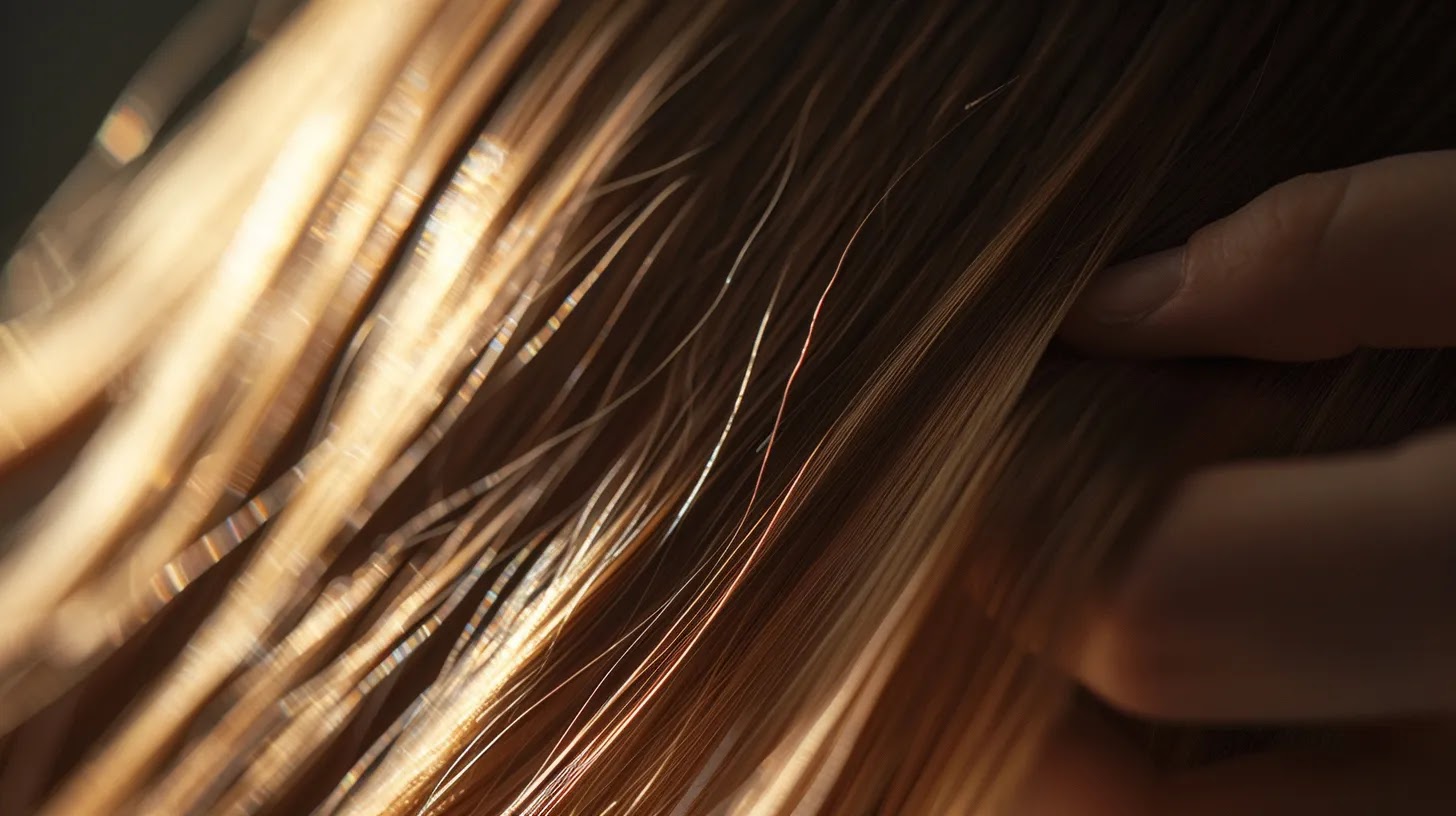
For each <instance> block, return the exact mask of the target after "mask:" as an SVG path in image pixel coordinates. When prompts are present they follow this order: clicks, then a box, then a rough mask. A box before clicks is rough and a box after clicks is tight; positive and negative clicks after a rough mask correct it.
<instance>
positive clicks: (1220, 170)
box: [0, 0, 1456, 816]
mask: <svg viewBox="0 0 1456 816" xmlns="http://www.w3.org/2000/svg"><path fill="white" fill-rule="evenodd" d="M1453 23H1456V8H1453V7H1452V6H1451V5H1450V4H1447V3H1440V2H1404V3H1401V2H1397V3H1389V2H1385V3H1378V4H1377V3H1373V2H1372V3H1315V2H1307V3H1301V2H1288V3H1261V4H1226V3H1212V2H1206V3H1203V2H1169V3H1166V4H1158V3H1124V4H1109V3H1103V2H1086V3H1076V2H1044V3H1037V2H1026V1H1025V0H977V1H976V2H963V1H962V0H921V1H920V2H895V3H858V2H831V1H830V0H825V1H824V2H804V3H759V2H752V0H706V2H686V1H684V2H665V1H664V2H656V1H654V0H626V2H617V3H606V2H599V1H598V0H559V2H548V0H541V1H540V2H525V3H515V2H507V0H412V2H380V1H379V0H314V2H311V3H308V4H306V5H305V6H304V7H303V8H302V9H300V10H299V11H298V12H297V13H296V14H295V15H294V16H293V17H292V18H291V19H290V20H289V22H288V24H287V25H286V26H284V28H283V29H282V30H281V31H280V33H279V34H278V35H277V36H276V37H275V38H273V39H272V40H270V41H269V42H268V43H267V45H266V46H265V47H263V48H262V49H261V50H260V51H259V52H258V54H257V55H255V56H253V57H252V58H250V59H249V60H248V61H247V62H246V64H244V65H243V66H242V67H241V68H240V69H239V70H238V72H237V73H236V75H235V76H233V77H232V78H230V79H229V81H228V82H227V83H226V84H225V85H224V86H223V87H222V88H220V89H219V90H217V91H216V92H215V93H213V94H212V95H211V96H210V97H209V98H208V100H207V101H206V103H205V104H204V105H203V106H202V107H201V109H200V110H198V111H196V112H194V113H192V114H190V115H189V116H187V117H186V118H185V119H184V120H183V122H182V124H180V125H174V126H173V127H172V128H171V129H170V130H168V131H166V133H165V135H164V137H162V138H160V139H159V140H158V143H157V145H155V146H153V147H151V149H149V150H148V151H147V152H146V153H144V154H143V155H142V156H141V157H139V158H137V159H136V160H135V161H131V162H125V163H124V164H125V166H124V167H122V168H121V169H120V170H112V169H103V170H101V171H97V172H98V175H96V176H94V177H90V178H88V179H87V180H86V181H85V183H84V184H82V183H80V182H78V183H77V184H79V185H80V186H73V187H71V188H68V189H69V190H70V192H69V193H68V194H67V195H66V196H58V198H57V199H55V200H54V201H53V202H52V205H51V206H50V207H49V208H48V209H47V210H44V211H42V213H41V214H40V215H39V216H38V217H37V219H36V221H35V222H34V224H33V225H32V228H31V231H30V233H29V234H28V238H27V240H26V242H25V243H24V244H23V245H22V246H21V247H20V249H19V250H18V251H17V253H16V255H15V257H14V258H13V259H12V261H11V262H10V266H9V267H8V273H9V274H8V279H9V282H10V285H11V287H12V294H11V295H10V302H9V303H7V304H6V308H5V312H6V313H7V314H10V315H13V316H12V317H10V318H9V320H8V321H7V322H6V323H5V324H4V325H3V326H0V340H3V341H4V342H3V343H0V490H3V491H4V495H7V496H13V497H21V498H16V499H14V500H8V501H7V502H5V505H6V506H5V508H4V509H3V513H0V519H3V521H4V523H5V525H6V526H5V527H4V528H3V529H4V536H5V542H6V543H5V544H4V547H5V549H4V555H3V561H0V620H3V621H4V623H3V624H0V678H3V683H4V688H5V689H6V691H5V694H4V695H3V698H0V732H3V733H6V736H5V737H4V738H3V747H0V750H3V752H4V753H3V754H0V757H3V761H4V763H5V767H6V770H5V771H4V772H3V773H0V797H4V801H6V802H7V803H12V802H13V803H18V804H16V805H15V807H16V808H17V811H18V812H25V811H29V810H39V811H41V812H44V813H49V814H66V815H67V816H69V815H70V814H83V813H118V812H138V813H149V814H150V813H174V812H175V813H233V812H248V813H253V812H267V813H302V812H309V811H311V810H314V809H318V810H319V811H320V812H324V813H389V814H395V813H399V814H403V813H442V814H466V813H562V814H566V813H592V814H596V813H606V812H612V813H709V812H712V813H717V812H744V813H788V812H795V813H798V812H819V813H835V814H847V813H925V814H943V813H976V812H980V811H981V810H983V809H986V808H989V807H991V806H992V805H993V804H994V802H995V801H996V800H997V799H998V797H1001V796H1003V795H1004V794H1005V792H1006V790H1007V789H1008V788H1009V787H1010V786H1012V785H1014V783H1015V782H1016V781H1017V780H1018V779H1019V776H1020V774H1021V772H1022V771H1023V769H1024V767H1025V765H1026V763H1027V761H1028V759H1029V758H1030V757H1031V756H1032V755H1033V753H1034V751H1035V749H1036V746H1037V743H1038V740H1039V739H1040V737H1041V735H1042V734H1043V733H1044V732H1045V730H1046V728H1047V726H1048V724H1049V723H1051V722H1052V721H1053V720H1054V719H1055V718H1056V716H1057V715H1058V714H1059V712H1060V711H1061V710H1062V709H1063V707H1064V706H1065V704H1066V702H1067V700H1068V699H1069V696H1070V689H1069V687H1068V684H1067V681H1065V680H1064V679H1063V678H1062V676H1061V675H1060V674H1059V673H1058V672H1057V671H1055V670H1054V669H1053V668H1052V667H1051V665H1050V662H1051V658H1050V656H1051V655H1055V654H1058V653H1064V652H1065V651H1066V650H1069V649H1075V648H1076V642H1077V636H1078V624H1079V621H1081V620H1084V619H1085V616H1086V614H1087V613H1088V610H1089V608H1090V606H1089V605H1093V604H1095V603H1096V601H1097V597H1098V594H1099V593H1100V592H1101V591H1103V590H1104V589H1105V588H1106V587H1107V586H1108V585H1109V582H1110V581H1114V580H1115V579H1116V576H1117V572H1118V566H1119V565H1120V564H1121V563H1122V562H1123V561H1124V560H1125V559H1126V557H1127V555H1128V553H1129V552H1130V547H1131V546H1132V545H1133V544H1134V543H1135V541H1136V538H1137V535H1138V533H1139V532H1140V531H1141V530H1142V529H1143V528H1144V527H1145V526H1146V524H1147V523H1148V522H1149V521H1150V519H1152V518H1153V516H1154V515H1155V514H1156V512H1157V511H1158V508H1159V506H1160V502H1161V501H1162V499H1163V498H1164V497H1165V496H1166V494H1167V492H1168V490H1170V489H1171V487H1172V486H1173V485H1174V484H1176V479H1177V477H1178V476H1179V475H1180V474H1182V473H1184V472H1186V471H1188V470H1189V469H1191V468H1193V467H1197V466H1199V465H1202V464H1205V463H1209V462H1214V461H1220V460H1226V459H1230V458H1234V457H1240V456H1249V455H1266V454H1279V453H1292V452H1305V451H1314V450H1323V449H1328V448H1331V447H1336V446H1345V445H1357V444H1373V443H1378V442H1383V441H1388V440H1391V439H1394V438H1397V437H1399V436H1401V435H1403V434H1405V433H1408V432H1411V431H1413V430H1416V429H1419V428H1421V427H1425V426H1427V425H1429V424H1431V423H1433V422H1436V421H1439V420H1442V419H1446V418H1449V417H1450V416H1451V415H1452V414H1453V413H1456V399H1453V397H1456V393H1453V390H1456V385H1453V384H1456V376H1453V375H1456V366H1453V364H1452V360H1451V357H1450V355H1446V354H1441V353H1437V352H1424V351H1409V352H1384V353H1373V352H1368V353H1367V352H1361V353H1358V354H1356V355H1354V356H1352V357H1349V358H1346V359H1343V360H1339V361H1334V362H1331V363H1326V364H1320V365H1315V366H1302V367H1274V366H1261V365H1255V364H1245V363H1237V362H1231V361H1203V362H1184V363H1160V364H1129V363H1117V362H1111V361H1099V360H1088V359H1083V358H1081V357H1079V356H1078V355H1076V354H1074V353H1073V352H1071V351H1069V350H1066V349H1062V348H1059V347H1058V346H1057V344H1056V343H1055V341H1054V336H1055V334H1056V331H1057V327H1058V325H1059V323H1060V322H1061V319H1062V317H1063V316H1064V315H1065V313H1066V311H1067V309H1068V307H1069V305H1070V304H1071V302H1072V301H1073V299H1074V298H1075V297H1076V295H1077V293H1078V291H1079V290H1080V289H1081V288H1082V286H1083V285H1084V284H1085V283H1086V281H1087V280H1088V279H1089V277H1090V276H1091V275H1092V274H1093V273H1094V272H1095V271H1096V270H1098V269H1100V268H1102V267H1104V266H1106V265H1107V264H1108V263H1109V262H1112V261H1114V260H1116V259H1119V258H1124V257H1131V256H1133V255H1136V254H1140V253H1143V252H1146V251H1150V250H1155V249H1159V248H1163V247H1167V246H1170V245H1173V244H1175V243H1177V242H1179V241H1181V240H1183V239H1185V238H1186V237H1187V236H1188V234H1189V233H1190V232H1191V231H1192V230H1193V229H1194V228H1196V227H1198V226H1200V225H1202V224H1203V223H1206V222H1208V221H1209V220H1211V219H1213V218H1216V217H1218V216H1220V215H1223V214H1226V213H1228V212H1230V211H1232V210H1233V209H1234V208H1236V207H1237V206H1238V205H1240V204H1241V203H1243V202H1245V201H1247V200H1248V199H1250V198H1252V197H1253V196H1254V195H1256V194H1257V193H1259V192H1261V191H1263V190H1264V189H1266V188H1268V187H1270V186H1271V185H1273V184H1274V183H1276V182H1279V181H1282V180H1284V179H1286V178H1289V177H1292V176H1295V175H1298V174H1300V173H1303V172H1308V171H1313V170H1320V169H1327V168H1332V167H1337V166H1342V165H1347V164H1351V163H1355V162H1359V161H1363V160H1368V159H1372V158H1376V157H1378V156H1382V155H1389V154H1392V153H1397V152H1403V151H1408V150H1416V149H1425V148H1434V147H1449V146H1451V145H1453V144H1456V96H1453V95H1451V94H1449V93H1444V92H1443V91H1442V89H1446V88H1450V87H1452V85H1453V83H1456V49H1451V48H1450V47H1449V36H1450V32H1451V31H1452V30H1453ZM118 110H122V111H123V113H125V112H126V110H127V109H125V108H124V107H123V108H118ZM132 112H133V113H136V114H137V115H138V116H142V117H143V119H144V118H145V116H144V115H145V113H146V112H145V111H140V112H138V111H136V110H133V111H132ZM115 116H116V114H115V113H113V118H112V119H110V120H108V121H109V122H111V123H112V124H113V125H114V123H115V122H116V121H117V120H116V119H115ZM126 121H131V120H126ZM155 126H156V123H151V124H149V125H148V127H149V128H153V129H155ZM113 158H117V157H113ZM120 158H122V159H125V158H126V157H120ZM113 164H115V162H113ZM108 167H109V166H108ZM78 190H79V192H77V191H78ZM86 202H90V203H89V204H88V203H86ZM37 292H40V293H43V294H41V295H36V294H34V293H37ZM27 293H29V294H27ZM24 497H33V502H32V500H31V499H30V498H24ZM32 503H33V505H34V506H33V507H31V506H30V505H31V504H32Z"/></svg>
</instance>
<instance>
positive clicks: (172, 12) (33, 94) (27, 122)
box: [0, 0, 227, 257]
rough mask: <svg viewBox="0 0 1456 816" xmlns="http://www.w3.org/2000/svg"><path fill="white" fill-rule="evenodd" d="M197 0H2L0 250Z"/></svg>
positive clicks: (5, 252)
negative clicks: (1, 188)
mask: <svg viewBox="0 0 1456 816" xmlns="http://www.w3.org/2000/svg"><path fill="white" fill-rule="evenodd" d="M197 2H198V0H0V54H3V59H4V78H5V79H4V86H3V94H4V96H3V102H4V119H3V127H0V132H3V134H4V137H3V142H0V147H3V149H0V180H3V184H4V186H5V193H4V195H3V196H0V256H3V257H9V255H10V252H11V250H12V248H13V247H14V246H15V243H16V241H17V240H18V239H19V237H20V233H21V232H22V231H23V230H24V229H25V225H26V223H27V222H28V221H29V220H30V218H31V216H32V215H33V214H34V213H35V211H36V210H37V209H39V207H40V206H41V204H43V203H45V200H46V198H47V197H48V196H49V195H50V194H51V192H52V191H53V190H54V189H55V187H56V185H57V184H59V183H60V182H61V180H62V179H63V178H64V177H65V175H66V173H67V172H68V171H69V170H70V169H71V167H72V166H73V165H75V163H76V161H77V160H78V159H80V158H81V156H82V154H84V153H85V151H86V146H87V143H88V142H89V141H90V140H91V137H92V136H93V135H94V134H95V132H96V128H97V126H99V125H100V124H101V121H102V118H103V117H104V116H105V115H106V111H107V109H108V108H110V107H111V104H112V103H113V102H114V101H116V98H117V95H118V94H120V93H121V90H122V88H123V87H124V86H125V85H126V83H127V80H129V79H130V78H131V77H132V75H133V74H134V73H136V71H137V69H138V68H140V67H141V65H142V63H143V62H144V61H145V60H146V58H147V56H148V55H149V54H150V53H151V52H152V51H153V50H154V49H155V48H156V47H157V45H158V44H159V43H160V42H161V40H162V38H163V37H165V36H166V34H167V32H168V30H169V29H170V28H171V27H172V26H173V25H175V24H176V23H177V21H178V20H180V19H181V18H182V16H183V15H185V14H186V13H187V12H188V11H189V10H190V9H191V8H192V7H194V6H195V5H197ZM219 56H220V63H222V62H225V61H226V56H227V55H219Z"/></svg>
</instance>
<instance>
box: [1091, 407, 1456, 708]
mask: <svg viewBox="0 0 1456 816" xmlns="http://www.w3.org/2000/svg"><path fill="white" fill-rule="evenodd" d="M1091 620H1092V622H1091V624H1090V630H1089V632H1088V635H1087V638H1086V641H1085V643H1084V646H1083V649H1082V651H1081V653H1080V655H1079V656H1078V657H1077V658H1076V659H1075V661H1074V662H1075V664H1076V665H1075V669H1074V672H1075V673H1076V674H1077V675H1078V676H1079V678H1080V679H1081V680H1082V681H1083V682H1084V683H1085V684H1086V685H1087V686H1088V687H1089V688H1090V689H1091V690H1093V691H1094V692H1095V693H1097V694H1098V695H1100V696H1101V697H1103V698H1104V699H1106V700H1107V701H1108V702H1109V703H1111V704H1112V705H1114V706H1116V707H1118V708H1121V709H1124V710H1126V711H1129V712H1131V713H1134V714H1138V715H1143V716H1147V717H1151V718H1158V719H1172V720H1185V721H1244V722H1248V721H1268V720H1301V721H1308V720H1321V719H1336V718H1339V719H1359V718H1370V717H1377V716H1389V715H1399V714H1407V713H1413V712H1433V711H1445V712H1456V431H1445V432H1443V433H1441V434H1436V435H1431V436H1428V437H1424V438H1417V439H1413V440H1410V441H1408V442H1407V443H1405V444H1402V445H1401V446H1399V447H1396V448H1391V449H1387V450H1383V451H1375V452H1362V453H1357V454H1349V455H1343V456H1338V457H1322V458H1310V459H1302V460H1301V459H1296V460H1284V461H1271V462H1255V463H1242V464H1235V465H1229V466H1224V467H1220V468H1216V469H1212V470H1209V471H1206V472H1204V473H1201V474H1198V475H1196V476H1194V477H1193V478H1191V479H1190V480H1189V481H1188V482H1187V483H1186V484H1185V486H1184V487H1183V488H1182V489H1181V490H1180V491H1179V493H1178V495H1177V496H1175V498H1174V499H1173V501H1172V502H1171V504H1170V506H1169V508H1168V509H1167V512H1166V514H1165V515H1164V516H1163V518H1162V519H1161V520H1160V521H1159V522H1158V523H1157V524H1156V525H1155V526H1154V528H1153V530H1152V532H1151V535H1150V536H1149V538H1148V540H1147V541H1146V543H1145V545H1144V546H1143V547H1142V549H1140V550H1139V552H1138V554H1137V556H1136V557H1135V558H1134V560H1133V562H1132V563H1131V564H1130V565H1129V568H1128V572H1127V574H1126V576H1125V580H1124V581H1123V582H1122V583H1121V584H1120V585H1119V586H1118V587H1116V589H1115V590H1114V591H1113V592H1112V594H1111V597H1109V598H1108V599H1106V600H1105V601H1104V602H1102V603H1101V604H1100V605H1099V608H1098V609H1097V610H1096V612H1095V614H1094V615H1092V616H1091Z"/></svg>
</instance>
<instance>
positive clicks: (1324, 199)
mask: <svg viewBox="0 0 1456 816" xmlns="http://www.w3.org/2000/svg"><path fill="white" fill-rule="evenodd" d="M1063 331H1064V334H1065V336H1066V337H1067V338H1068V339H1069V340H1071V341H1072V342H1073V343H1075V344H1077V345H1079V346H1082V347H1084V348H1087V349H1089V350H1093V351H1098V352H1104V353H1116V354H1131V355H1139V356H1159V357H1163V356H1183V355H1219V356H1247V357H1256V358H1263V359H1271V360H1289V361H1292V360H1313V359H1320V358H1328V357H1335V356H1339V355H1342V354H1345V353H1347V352H1349V351H1351V350H1353V349H1355V348H1357V347H1360V346H1374V347H1382V348H1419V347H1435V346H1446V345H1456V151H1449V150H1448V151H1440V152H1433V153H1420V154H1412V155H1407V156H1397V157H1395V158H1390V159H1384V160H1381V161H1376V162H1372V163H1370V164H1364V165H1360V166H1357V167H1353V168H1348V169H1344V170H1336V171H1332V172H1328V173H1320V174H1316V175H1309V176H1302V177H1300V178H1296V179H1294V180H1293V181H1290V182H1286V183H1284V184H1281V185H1279V186H1277V187H1275V188H1273V189H1272V190H1270V191H1269V192H1267V193H1265V194H1264V195H1261V196H1259V197H1258V198H1256V199H1255V200H1254V201H1253V202H1251V203H1250V204H1248V205H1247V206H1245V207H1244V208H1243V209H1240V210H1239V211H1237V212H1235V213H1234V214H1233V215H1230V216H1229V217H1227V218H1225V219H1223V220H1221V221H1218V222H1215V223H1213V224H1211V225H1209V226H1207V227H1204V228H1203V229H1201V230H1199V231H1198V232H1197V233H1195V234H1194V235H1193V237H1192V238H1191V239H1190V240H1189V241H1188V243H1187V244H1185V245H1184V246H1182V247H1178V248H1176V249H1172V250H1168V251H1166V252H1163V253H1159V254H1156V255H1152V256H1148V257H1146V258H1142V259H1138V260H1135V261H1131V262H1129V263H1127V264H1123V265H1121V266H1119V267H1115V268H1113V269H1110V270H1108V271H1107V272H1105V273H1104V274H1103V275H1102V276H1101V277H1100V278H1098V279H1097V280H1094V281H1093V283H1092V284H1091V285H1090V286H1089V288H1088V290H1087V292H1086V293H1085V294H1084V296H1083V298H1082V300H1081V301H1080V303H1079V304H1078V305H1077V306H1076V307H1075V309H1074V311H1073V314H1072V315H1071V316H1070V317H1069V319H1068V321H1067V323H1066V325H1065V327H1064V330H1063Z"/></svg>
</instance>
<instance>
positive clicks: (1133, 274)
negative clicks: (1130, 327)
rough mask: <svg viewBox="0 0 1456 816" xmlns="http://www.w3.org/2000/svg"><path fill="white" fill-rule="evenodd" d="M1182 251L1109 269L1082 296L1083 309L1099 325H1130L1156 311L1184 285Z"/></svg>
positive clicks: (1150, 256)
mask: <svg viewBox="0 0 1456 816" xmlns="http://www.w3.org/2000/svg"><path fill="white" fill-rule="evenodd" d="M1182 256H1183V250H1182V249H1181V248H1179V249H1169V250H1165V251H1163V252H1158V253H1155V254H1153V255H1148V256H1145V257H1142V258H1138V259H1136V260H1132V261H1128V262H1127V263H1124V264H1118V265H1117V266H1114V267H1112V268H1111V269H1108V270H1107V271H1105V272H1103V273H1102V274H1101V275H1100V276H1098V277H1097V278H1096V279H1095V280H1093V281H1092V285H1091V286H1090V287H1088V289H1087V292H1086V293H1085V294H1084V295H1083V296H1082V304H1083V306H1082V308H1083V309H1084V310H1085V311H1086V312H1087V314H1088V315H1090V316H1091V317H1092V318H1093V319H1094V320H1097V321H1099V322H1102V323H1133V322H1135V321H1138V320H1142V319H1143V318H1145V317H1147V316H1148V315H1150V314H1152V313H1153V312H1155V311H1157V310H1158V309H1159V308H1160V307H1161V306H1162V305H1163V304H1165V303H1167V302H1168V301H1169V300H1171V299H1172V298H1173V295H1175V294H1177V292H1178V289H1179V288H1180V287H1182V285H1183V257H1182Z"/></svg>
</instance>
